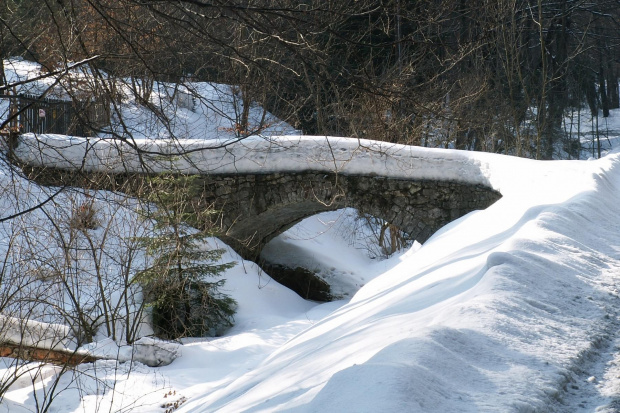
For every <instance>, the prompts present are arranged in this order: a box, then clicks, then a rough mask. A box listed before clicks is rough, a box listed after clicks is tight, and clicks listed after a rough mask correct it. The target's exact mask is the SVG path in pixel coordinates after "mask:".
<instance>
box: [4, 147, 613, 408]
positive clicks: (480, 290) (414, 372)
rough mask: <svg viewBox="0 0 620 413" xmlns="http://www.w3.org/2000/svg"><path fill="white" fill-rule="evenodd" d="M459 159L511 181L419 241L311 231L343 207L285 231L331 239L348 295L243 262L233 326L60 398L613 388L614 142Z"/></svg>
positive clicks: (520, 401)
mask: <svg viewBox="0 0 620 413" xmlns="http://www.w3.org/2000/svg"><path fill="white" fill-rule="evenodd" d="M437 152H440V151H437ZM437 156H439V155H437ZM467 158H468V159H470V160H471V162H472V163H474V164H475V165H485V170H486V171H487V172H488V174H487V177H488V179H489V182H490V183H491V184H492V185H493V186H494V187H496V188H499V189H500V190H501V192H502V194H503V198H502V199H500V200H499V201H498V202H497V203H495V204H494V205H492V206H491V207H489V208H488V209H487V210H484V211H478V212H474V213H471V214H469V215H467V216H465V217H463V218H461V219H459V220H458V221H456V222H453V223H451V224H449V225H448V226H446V227H445V228H443V229H442V230H440V231H439V232H438V233H436V234H435V235H434V236H433V237H432V238H431V239H430V240H428V241H427V242H426V243H425V244H424V245H423V246H422V247H421V248H419V249H416V248H413V249H411V250H409V251H404V252H402V253H401V254H400V255H398V256H393V257H392V258H390V259H388V260H384V261H377V260H369V259H368V257H366V256H365V255H364V254H360V252H359V251H358V250H356V249H355V248H354V247H349V248H350V250H347V244H346V242H345V241H346V238H345V240H343V239H342V237H341V236H340V235H334V234H333V233H332V232H331V231H328V232H326V233H325V234H322V235H316V236H315V235H311V234H310V235H304V234H308V232H309V231H316V229H317V227H320V226H321V225H323V226H324V227H325V228H328V227H330V226H331V227H334V226H335V225H334V224H333V222H332V221H334V220H336V219H337V218H338V216H337V213H332V214H331V215H328V216H319V217H313V218H309V221H307V222H305V223H303V224H302V226H301V227H300V228H301V229H300V228H297V229H294V230H293V232H289V233H287V234H285V237H286V241H287V242H289V243H291V242H293V241H294V240H295V239H296V238H297V239H298V240H299V244H303V245H302V247H303V248H304V249H305V250H306V251H307V256H315V257H317V259H320V260H321V261H325V262H327V261H328V260H330V258H327V257H330V256H331V257H332V258H331V262H332V264H328V265H331V266H333V267H334V268H336V265H338V266H340V265H341V264H339V263H342V265H343V267H342V268H339V270H342V271H343V272H346V271H349V272H351V273H355V274H356V276H359V279H358V282H357V284H358V285H359V286H361V288H360V289H359V291H357V293H355V294H354V295H353V297H352V298H351V299H350V300H349V301H340V302H334V303H328V304H318V303H312V302H307V301H304V300H301V299H300V298H299V297H297V296H295V295H294V294H293V293H291V292H290V291H288V290H286V289H285V288H283V287H281V286H279V285H277V284H276V283H275V282H274V281H273V280H271V279H269V277H268V276H266V275H265V274H262V273H261V271H260V270H259V269H258V268H256V266H255V265H254V264H250V263H247V262H246V263H242V264H243V265H241V264H239V265H238V266H237V267H236V268H235V269H233V270H229V272H228V273H227V274H226V278H227V284H226V290H227V291H228V292H229V293H230V294H231V295H232V296H233V297H234V298H235V299H236V300H237V301H238V302H239V303H240V308H239V313H238V315H237V317H236V321H237V323H236V326H235V327H234V328H233V329H231V330H230V331H229V332H228V333H227V334H226V335H225V336H223V337H220V338H210V339H201V340H199V339H196V340H189V341H187V342H186V343H185V344H184V345H183V346H182V347H181V348H180V349H179V352H180V357H179V358H177V359H176V360H175V361H174V362H173V363H172V364H170V365H168V366H166V367H160V368H147V367H145V366H140V365H138V366H137V367H134V368H132V369H131V373H130V374H129V370H130V369H129V367H128V366H127V364H128V363H125V364H121V365H119V366H117V365H114V366H112V365H110V366H106V365H105V364H103V365H102V366H100V367H99V368H98V370H97V377H98V378H100V379H101V378H102V377H105V379H106V380H110V381H112V380H117V387H116V388H115V390H112V389H108V390H107V391H106V390H104V389H101V388H100V387H97V386H95V385H94V384H93V389H91V392H90V393H89V392H88V391H84V390H83V387H80V391H78V390H77V388H78V387H79V386H77V385H75V383H73V384H72V383H70V382H67V383H66V385H67V390H65V391H63V392H61V393H60V394H58V395H57V397H56V400H55V404H52V406H57V407H55V408H56V409H58V410H56V411H92V409H93V408H94V406H99V409H100V411H103V410H106V411H107V409H108V406H110V405H112V406H113V408H112V410H113V411H114V410H121V409H122V408H123V406H124V407H125V408H127V409H129V408H131V409H133V411H136V412H149V411H157V410H156V409H159V407H157V406H161V405H163V404H165V403H167V400H173V403H174V401H176V400H183V403H181V404H180V406H179V407H178V410H175V411H179V412H211V411H222V412H239V411H333V412H342V411H351V412H353V411H355V412H376V411H427V412H439V411H459V412H466V411H472V412H473V411H493V412H494V411H518V412H524V411H558V412H563V411H580V409H581V411H593V409H594V408H595V407H597V406H603V405H606V404H609V403H613V402H614V401H615V400H616V397H617V389H618V382H619V381H618V379H617V374H616V369H617V367H615V364H607V363H608V362H614V360H616V359H617V358H618V355H617V354H616V352H615V350H616V349H617V347H616V346H617V344H618V337H617V336H616V331H617V330H618V329H617V327H618V325H620V322H619V319H618V317H619V313H618V308H619V307H618V306H619V305H620V301H619V299H618V295H619V294H620V289H619V285H618V271H619V270H620V237H619V235H618V234H619V233H620V216H619V215H618V214H617V205H618V203H619V202H620V155H619V154H616V153H611V154H609V155H607V156H606V157H605V158H603V159H601V160H590V161H552V162H539V161H532V160H526V159H518V158H513V157H506V156H500V155H492V154H484V153H480V154H478V153H476V154H467ZM318 220H321V221H322V223H321V221H318ZM295 231H296V232H295ZM293 243H294V242H293ZM229 254H231V255H229V256H228V257H225V260H236V261H238V262H240V263H241V261H240V259H239V258H238V257H236V256H234V254H233V253H232V252H229ZM354 284H355V283H354ZM102 341H103V340H102ZM110 363H111V362H110ZM88 368H89V367H82V369H84V370H87V369H88ZM90 368H92V366H91V367H90ZM106 368H107V369H108V371H109V376H105V371H106ZM84 377H87V376H86V375H82V379H81V380H85V379H84ZM67 380H68V379H67ZM72 385H73V387H72ZM86 387H88V386H86ZM28 391H30V392H32V389H30V390H28V389H25V388H22V389H18V390H15V392H8V393H7V396H6V399H5V402H4V403H3V406H5V407H6V408H8V409H10V411H19V410H17V409H18V408H17V406H23V409H22V411H28V409H32V408H33V407H32V406H33V404H32V403H33V398H32V395H31V394H30V396H28ZM24 392H26V394H25V395H24ZM169 392H172V393H171V394H170V395H169V396H167V397H166V398H164V395H168V393H169ZM101 393H103V394H101ZM581 406H584V407H581ZM162 410H164V411H165V409H162ZM52 411H54V410H53V408H52ZM610 411H613V409H612V410H610Z"/></svg>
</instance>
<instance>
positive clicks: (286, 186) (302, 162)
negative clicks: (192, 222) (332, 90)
mask: <svg viewBox="0 0 620 413" xmlns="http://www.w3.org/2000/svg"><path fill="white" fill-rule="evenodd" d="M13 151H14V153H13V156H14V157H15V158H16V159H17V160H18V161H19V162H20V163H21V164H22V165H26V166H27V167H28V168H31V169H33V170H36V169H41V168H44V169H45V170H46V173H45V174H38V175H39V176H43V177H45V179H46V180H47V181H48V182H47V183H54V184H58V183H59V182H58V180H56V181H54V180H52V181H50V179H51V177H54V176H61V175H62V174H57V173H50V171H51V170H55V171H73V172H74V173H75V171H79V173H80V174H100V173H105V174H106V175H113V176H116V177H117V179H116V181H117V182H118V180H119V179H120V180H123V179H125V180H126V179H128V177H131V176H139V175H143V174H153V173H160V172H170V171H174V172H175V173H179V172H180V173H183V174H191V175H199V178H198V179H196V180H194V183H193V184H194V185H199V189H200V192H201V193H202V201H201V202H202V204H201V206H200V208H202V207H204V208H206V207H208V206H209V207H214V208H215V209H216V210H217V211H219V213H218V214H214V215H213V217H214V218H213V219H214V220H215V223H216V224H217V225H218V226H219V227H220V228H221V230H222V234H223V235H222V236H221V237H220V238H222V239H223V241H225V242H226V243H227V244H229V245H230V246H231V247H232V248H234V249H235V250H236V251H237V252H238V253H239V254H240V255H241V256H242V257H243V258H246V259H250V260H253V261H256V260H257V259H258V257H259V254H260V250H261V248H262V247H263V246H264V245H265V244H266V243H267V242H269V241H270V240H271V239H272V238H274V237H275V236H277V235H278V234H280V233H282V232H284V231H285V230H287V229H288V228H290V227H292V226H293V225H295V224H296V223H298V222H299V221H301V220H302V219H304V218H306V217H309V216H312V215H314V214H317V213H320V212H324V211H330V210H336V209H339V208H343V207H352V208H356V209H357V210H359V211H361V212H364V213H368V214H370V215H373V216H375V217H378V218H381V219H383V220H385V221H386V222H389V223H391V224H394V225H396V226H397V227H399V228H400V229H401V230H402V231H404V232H405V233H406V234H408V236H409V237H410V238H411V239H416V240H417V241H419V242H424V241H426V240H427V239H428V238H429V237H430V236H431V235H432V234H433V233H434V232H435V231H437V230H438V229H439V228H441V227H442V226H444V225H445V224H447V223H449V222H451V221H453V220H455V219H457V218H459V217H461V216H463V215H465V214H467V213H469V212H471V211H473V210H477V209H484V208H486V207H488V206H489V205H491V204H492V203H493V202H495V201H496V200H497V199H499V198H500V197H501V195H500V193H499V192H498V191H497V190H495V189H494V188H493V187H492V185H491V184H490V183H489V180H488V177H487V175H488V174H487V173H486V172H485V167H484V165H481V161H480V160H479V158H473V157H470V155H469V154H468V153H466V152H462V151H450V150H432V149H427V148H418V147H411V146H403V145H394V144H388V143H385V142H375V141H362V140H357V139H347V138H327V137H282V138H254V139H246V140H243V141H240V142H235V143H233V144H220V143H216V144H213V143H212V142H208V141H207V142H205V141H202V142H196V141H190V142H189V143H183V144H179V143H178V142H177V143H175V144H171V143H166V142H163V143H162V141H152V140H150V141H144V142H137V141H133V142H125V141H118V140H105V139H95V138H74V137H71V138H68V137H61V136H58V135H34V134H24V135H21V136H20V137H19V141H18V142H17V144H16V145H15V148H14V149H13ZM65 183H66V182H65Z"/></svg>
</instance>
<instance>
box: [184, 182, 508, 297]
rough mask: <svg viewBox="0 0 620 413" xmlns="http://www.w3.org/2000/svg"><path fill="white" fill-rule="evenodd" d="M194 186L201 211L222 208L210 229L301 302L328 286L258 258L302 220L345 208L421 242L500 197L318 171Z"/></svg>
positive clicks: (450, 185)
mask: <svg viewBox="0 0 620 413" xmlns="http://www.w3.org/2000/svg"><path fill="white" fill-rule="evenodd" d="M195 184H196V185H200V190H201V193H202V194H203V202H204V203H205V205H204V207H213V208H215V209H216V210H217V211H220V212H219V213H218V214H216V215H214V218H213V219H214V222H213V223H212V224H215V225H217V226H219V228H221V230H222V235H221V236H220V238H221V239H222V240H223V241H224V242H226V243H227V244H228V245H230V246H231V247H232V248H233V249H234V250H235V251H237V252H238V253H239V254H240V255H241V256H242V257H243V258H244V259H248V260H251V261H254V262H257V263H259V264H260V265H262V266H263V268H264V269H265V270H266V271H267V273H269V274H270V275H271V276H272V277H274V278H275V279H276V280H277V281H279V282H281V283H283V284H285V285H287V286H288V287H290V288H292V289H293V290H295V291H296V292H297V293H298V294H300V295H301V296H302V297H304V298H309V299H314V300H323V301H325V300H329V299H330V298H331V296H330V294H329V286H328V285H325V284H324V283H322V282H321V280H318V279H316V277H313V273H312V272H311V271H309V270H308V269H303V268H295V269H290V268H279V267H277V266H274V265H270V263H268V262H261V259H260V252H261V250H262V249H263V247H264V246H265V245H266V244H267V243H268V242H269V241H270V240H272V239H273V238H274V237H276V236H278V235H279V234H281V233H283V232H284V231H286V230H288V229H289V228H291V227H293V226H294V225H295V224H297V223H299V222H300V221H302V220H303V219H305V218H307V217H310V216H313V215H316V214H318V213H321V212H326V211H334V210H338V209H341V208H345V207H350V208H354V209H356V210H358V211H359V212H361V213H364V214H368V215H371V216H374V217H377V218H380V219H381V220H384V221H385V222H388V223H390V224H393V225H395V226H396V227H397V228H399V229H400V230H401V231H403V232H404V233H405V234H406V235H407V237H408V239H410V240H416V241H418V242H420V243H424V242H425V241H426V240H427V239H428V238H429V237H430V236H431V235H432V234H433V233H435V232H436V231H437V230H438V229H440V228H441V227H443V226H444V225H446V224H447V223H449V222H451V221H453V220H455V219H457V218H460V217H462V216H463V215H465V214H467V213H469V212H471V211H474V210H478V209H485V208H487V207H488V206H490V205H491V204H493V203H494V202H495V201H497V200H498V199H499V198H500V197H501V194H499V193H498V192H497V191H495V190H493V189H491V188H489V187H486V186H483V185H475V184H469V183H463V182H454V181H439V180H412V179H395V178H387V177H382V176H376V175H345V174H337V173H325V172H316V171H304V172H297V173H268V174H238V175H237V174H234V175H233V174H230V175H204V176H200V178H199V179H197V180H196V182H195Z"/></svg>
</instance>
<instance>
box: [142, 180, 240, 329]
mask: <svg viewBox="0 0 620 413" xmlns="http://www.w3.org/2000/svg"><path fill="white" fill-rule="evenodd" d="M194 179H195V177H193V176H186V175H173V174H163V175H159V176H156V177H151V178H148V179H147V183H148V186H147V188H148V194H147V196H146V198H147V199H148V200H149V201H151V204H150V205H149V206H148V207H146V208H145V209H144V210H143V212H144V214H145V216H146V218H147V219H150V220H152V221H153V225H154V233H153V235H152V236H150V237H145V238H142V239H141V241H142V242H143V244H144V246H145V247H146V251H147V254H148V255H149V256H150V257H151V262H150V266H149V267H148V268H146V269H145V270H143V271H141V272H140V273H139V274H138V276H137V277H138V279H137V280H138V282H140V283H141V285H142V287H143V289H144V292H145V300H146V303H147V305H148V306H149V307H150V308H151V311H152V318H153V328H154V330H155V333H156V334H157V335H158V336H160V337H162V338H168V339H177V338H180V337H197V336H205V335H216V334H217V333H218V332H219V331H221V330H222V328H225V327H229V326H232V321H233V318H232V317H233V314H234V312H235V308H236V302H235V301H234V300H233V299H232V298H230V297H228V296H227V295H225V294H223V293H222V292H221V291H220V288H221V287H222V286H223V285H224V282H225V280H217V281H207V279H208V278H209V277H213V276H217V275H218V274H220V273H221V272H222V271H225V270H226V269H228V268H231V267H233V266H234V265H235V263H234V262H230V263H217V261H219V260H220V258H221V257H222V253H223V252H224V251H223V250H220V249H211V250H210V249H207V248H205V240H206V239H207V238H208V237H211V236H213V234H212V233H210V232H208V231H200V230H197V229H196V228H195V227H198V226H199V218H198V217H197V214H196V212H195V209H194V208H192V206H191V202H192V200H193V199H195V196H196V195H197V194H196V189H195V188H196V185H193V181H194Z"/></svg>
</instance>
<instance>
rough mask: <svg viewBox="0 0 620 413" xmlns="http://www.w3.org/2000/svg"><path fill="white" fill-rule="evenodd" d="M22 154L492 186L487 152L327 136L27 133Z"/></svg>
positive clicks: (53, 159)
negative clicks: (158, 137)
mask: <svg viewBox="0 0 620 413" xmlns="http://www.w3.org/2000/svg"><path fill="white" fill-rule="evenodd" d="M15 154H16V156H17V157H18V158H19V159H20V160H21V161H22V162H25V163H28V164H31V165H37V166H48V167H54V168H62V169H84V170H86V171H99V172H110V173H122V172H162V171H180V172H183V173H189V174H198V173H205V174H206V173H218V174H228V173H270V172H301V171H307V170H312V171H325V172H338V173H343V174H359V175H375V174H376V175H379V176H386V177H391V178H402V179H436V180H447V181H457V182H465V183H471V184H482V185H489V176H488V166H487V165H486V164H485V163H484V161H483V160H484V157H481V156H475V155H473V154H472V153H470V152H464V151H456V150H446V149H430V148H421V147H415V146H406V145H397V144H391V143H386V142H378V141H369V140H359V139H352V138H335V137H325V136H323V137H320V136H301V137H300V136H283V137H270V138H263V137H251V138H247V139H243V140H240V141H225V140H210V141H205V140H190V139H187V140H182V141H155V140H146V139H142V140H139V139H134V140H127V141H121V140H116V139H103V138H77V137H66V136H60V135H34V134H24V135H22V136H21V137H20V139H19V144H18V147H17V149H16V150H15Z"/></svg>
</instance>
